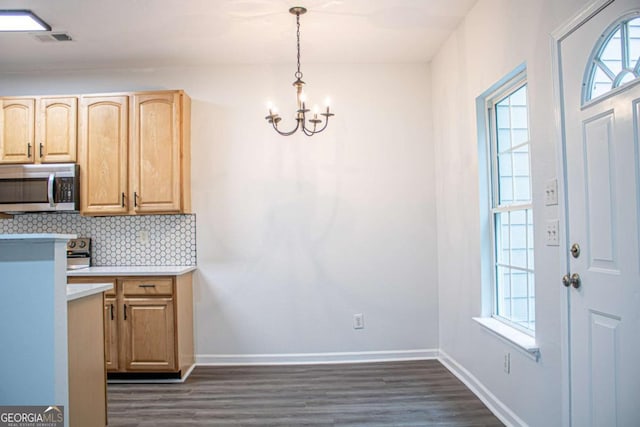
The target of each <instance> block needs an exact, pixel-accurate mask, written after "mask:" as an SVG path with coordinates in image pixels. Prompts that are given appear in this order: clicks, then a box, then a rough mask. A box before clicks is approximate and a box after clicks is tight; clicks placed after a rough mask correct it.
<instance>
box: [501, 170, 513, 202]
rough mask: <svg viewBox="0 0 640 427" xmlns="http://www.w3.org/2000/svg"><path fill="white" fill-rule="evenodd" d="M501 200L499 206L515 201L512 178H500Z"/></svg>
mask: <svg viewBox="0 0 640 427" xmlns="http://www.w3.org/2000/svg"><path fill="white" fill-rule="evenodd" d="M499 191H500V200H499V202H498V203H499V204H503V203H511V202H512V201H513V179H512V177H510V176H509V177H506V178H502V177H501V178H500V188H499Z"/></svg>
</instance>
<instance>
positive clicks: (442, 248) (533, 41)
mask: <svg viewBox="0 0 640 427" xmlns="http://www.w3.org/2000/svg"><path fill="white" fill-rule="evenodd" d="M584 4H586V1H584V0H563V1H557V0H544V1H536V2H531V1H514V0H479V1H478V3H477V4H476V5H475V6H474V8H473V9H472V10H471V12H470V13H469V14H468V16H467V17H466V19H465V21H464V23H463V24H462V25H461V26H460V27H459V28H458V30H457V31H456V32H455V33H454V34H453V35H452V36H451V38H450V39H449V40H448V41H447V42H446V43H445V45H444V46H443V47H442V49H441V50H440V52H439V53H438V54H437V56H436V57H435V59H434V60H433V61H432V64H431V65H432V87H433V106H434V108H433V112H434V116H433V117H434V143H435V146H436V147H435V152H436V176H437V188H436V193H437V223H438V282H439V283H440V287H439V309H440V317H439V318H440V348H441V349H442V350H443V351H444V353H445V354H446V355H448V356H449V357H450V359H452V360H453V361H455V362H456V363H458V364H459V365H460V366H462V368H463V369H465V370H466V371H468V372H469V373H470V374H471V375H472V376H473V377H475V379H476V380H477V381H478V382H479V383H480V384H481V385H482V386H484V387H486V389H487V390H488V392H489V393H490V394H492V395H493V396H494V397H495V398H496V399H497V400H498V401H500V402H502V403H503V404H505V405H506V406H507V408H508V409H510V410H511V411H513V412H514V413H515V415H516V416H517V417H519V418H520V419H521V421H523V422H525V423H527V424H529V425H532V426H538V425H539V426H552V425H559V424H560V423H561V421H562V416H563V412H562V411H563V408H562V392H561V387H562V385H563V384H562V379H563V375H566V373H565V372H563V371H562V370H561V356H562V355H561V338H562V336H561V325H562V318H561V310H562V307H561V304H560V303H561V292H566V291H565V290H564V288H563V286H562V285H561V284H560V278H561V276H562V274H564V271H563V269H562V265H561V263H560V254H559V252H558V248H557V247H549V246H545V245H544V242H543V237H544V227H543V224H544V223H545V221H546V220H547V219H552V218H558V215H559V213H558V209H557V207H555V206H554V207H546V206H544V188H545V184H546V182H547V180H549V179H552V178H554V177H555V176H556V173H557V172H556V158H557V157H556V156H557V154H556V145H555V144H556V143H557V141H556V134H555V116H554V101H553V74H552V64H551V40H550V34H551V32H552V31H553V30H555V29H556V28H557V27H558V26H559V25H561V24H562V23H564V22H565V21H566V20H567V19H568V18H570V17H571V16H573V15H574V14H575V13H576V12H577V11H578V10H580V9H581V8H582V7H583V6H584ZM525 62H526V64H527V69H528V78H529V95H530V113H529V114H530V116H529V118H530V129H531V150H532V159H531V161H532V173H533V204H534V225H535V237H534V238H535V269H536V319H537V321H536V328H537V329H536V341H537V342H538V344H539V346H540V352H541V358H540V360H539V361H538V362H536V361H534V360H532V359H531V358H530V357H528V356H526V355H525V354H523V353H521V352H520V351H518V350H516V349H515V348H514V347H513V346H511V345H509V344H506V343H505V342H503V341H501V340H499V339H498V338H496V337H495V336H493V335H491V334H489V333H488V332H486V331H485V330H482V329H481V327H480V326H479V325H478V324H476V323H475V322H473V321H472V320H471V318H472V317H473V316H479V315H482V314H483V313H482V312H481V278H480V258H481V256H480V245H481V230H480V220H479V218H480V213H479V186H478V155H477V134H476V131H477V128H476V111H475V99H476V97H477V96H479V95H480V94H481V93H483V92H484V91H486V90H487V89H488V88H489V87H491V86H492V85H493V84H494V83H496V82H497V81H499V80H500V79H501V78H502V77H504V76H505V75H506V74H507V73H509V72H511V71H512V70H514V69H515V68H516V67H517V66H518V65H520V64H522V63H525ZM485 314H486V313H485ZM505 353H511V374H509V375H507V374H506V373H504V372H503V360H504V355H505Z"/></svg>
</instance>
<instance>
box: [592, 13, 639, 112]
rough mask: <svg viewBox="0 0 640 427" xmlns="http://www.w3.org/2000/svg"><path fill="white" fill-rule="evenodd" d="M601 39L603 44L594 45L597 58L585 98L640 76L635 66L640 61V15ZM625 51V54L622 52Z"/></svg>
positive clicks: (623, 23)
mask: <svg viewBox="0 0 640 427" xmlns="http://www.w3.org/2000/svg"><path fill="white" fill-rule="evenodd" d="M623 29H624V31H623ZM601 40H602V41H603V43H604V45H602V44H600V43H599V44H596V46H594V48H593V50H594V60H593V62H592V63H591V70H590V72H589V78H590V81H591V85H590V87H589V88H588V89H589V90H588V93H587V94H586V99H585V101H589V100H591V99H593V98H596V97H598V96H600V95H603V94H605V93H607V92H609V91H611V90H612V89H613V88H614V87H618V86H622V85H623V84H626V83H629V82H631V81H633V80H636V79H637V78H638V69H637V68H635V67H636V66H637V65H638V63H639V62H640V18H635V19H631V20H626V21H621V22H620V24H619V25H617V26H615V28H614V29H613V30H612V31H611V33H609V34H608V35H607V36H606V37H603V38H601ZM625 50H626V51H627V54H626V57H624V55H623V52H625ZM634 70H635V71H634Z"/></svg>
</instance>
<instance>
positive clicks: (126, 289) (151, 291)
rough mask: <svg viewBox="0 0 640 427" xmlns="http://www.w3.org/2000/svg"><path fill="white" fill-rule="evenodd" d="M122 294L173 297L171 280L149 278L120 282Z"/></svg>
mask: <svg viewBox="0 0 640 427" xmlns="http://www.w3.org/2000/svg"><path fill="white" fill-rule="evenodd" d="M122 292H123V294H124V295H125V296H129V295H145V296H153V295H173V279H171V278H167V279H165V278H149V279H127V280H123V281H122Z"/></svg>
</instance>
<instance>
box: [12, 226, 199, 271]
mask: <svg viewBox="0 0 640 427" xmlns="http://www.w3.org/2000/svg"><path fill="white" fill-rule="evenodd" d="M25 233H65V234H77V235H78V237H91V245H92V249H91V265H94V266H145V265H196V216H195V215H140V216H109V217H85V216H80V215H79V214H59V213H55V214H22V215H16V216H14V217H13V218H12V219H0V234H25Z"/></svg>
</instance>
